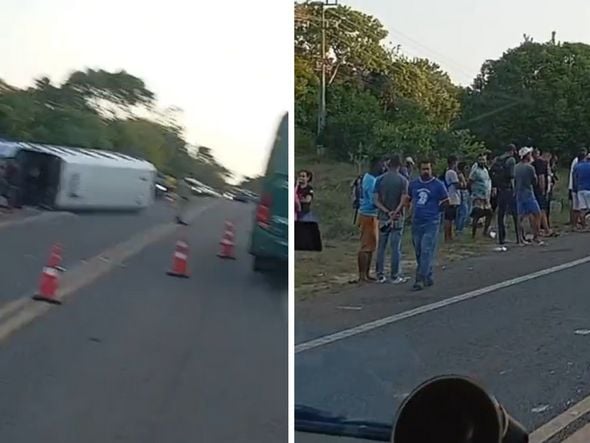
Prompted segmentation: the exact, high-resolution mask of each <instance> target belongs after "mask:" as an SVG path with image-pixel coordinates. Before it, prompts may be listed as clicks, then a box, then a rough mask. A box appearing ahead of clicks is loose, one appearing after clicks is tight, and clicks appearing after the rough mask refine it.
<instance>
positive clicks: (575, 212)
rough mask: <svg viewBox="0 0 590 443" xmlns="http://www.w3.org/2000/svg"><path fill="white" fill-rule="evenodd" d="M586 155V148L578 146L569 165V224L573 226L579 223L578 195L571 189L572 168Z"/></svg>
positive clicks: (572, 183)
mask: <svg viewBox="0 0 590 443" xmlns="http://www.w3.org/2000/svg"><path fill="white" fill-rule="evenodd" d="M586 155H588V150H587V149H586V148H583V147H582V148H580V149H579V151H578V155H577V156H576V157H574V159H573V160H572V163H571V166H570V177H569V186H568V190H569V199H570V202H571V206H570V224H571V225H572V226H573V227H574V228H575V227H576V226H578V225H579V224H580V209H579V203H578V195H577V193H576V192H574V191H573V188H574V169H575V168H576V165H577V164H578V162H580V161H582V160H583V159H584V158H586Z"/></svg>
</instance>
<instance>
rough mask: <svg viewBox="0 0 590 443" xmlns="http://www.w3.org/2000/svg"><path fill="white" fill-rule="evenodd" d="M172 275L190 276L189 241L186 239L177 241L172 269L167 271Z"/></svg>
mask: <svg viewBox="0 0 590 443" xmlns="http://www.w3.org/2000/svg"><path fill="white" fill-rule="evenodd" d="M167 274H168V275H171V276H172V277H181V278H188V277H189V273H188V243H187V242H186V241H184V240H178V241H177V242H176V248H175V250H174V255H173V256H172V269H171V270H170V271H168V272H167Z"/></svg>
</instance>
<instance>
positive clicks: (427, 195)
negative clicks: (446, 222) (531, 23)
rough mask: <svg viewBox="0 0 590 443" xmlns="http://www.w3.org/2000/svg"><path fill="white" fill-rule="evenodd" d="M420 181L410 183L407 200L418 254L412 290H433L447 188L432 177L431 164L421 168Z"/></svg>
mask: <svg viewBox="0 0 590 443" xmlns="http://www.w3.org/2000/svg"><path fill="white" fill-rule="evenodd" d="M418 166H419V168H420V177H419V178H417V179H414V180H412V181H411V182H410V185H409V188H408V199H409V201H410V202H411V204H412V243H413V244H414V250H415V251H416V282H415V283H414V287H413V289H414V290H416V291H418V290H421V289H422V288H423V287H424V286H432V285H433V284H434V281H433V279H432V265H433V263H434V258H435V257H434V256H435V252H436V245H437V241H438V232H439V226H440V219H441V212H442V210H443V208H444V207H445V205H446V204H448V202H449V194H448V192H447V189H446V186H445V185H444V183H443V182H441V181H440V180H439V179H437V178H436V177H433V175H432V163H431V162H430V161H429V160H423V161H421V162H420V164H419V165H418Z"/></svg>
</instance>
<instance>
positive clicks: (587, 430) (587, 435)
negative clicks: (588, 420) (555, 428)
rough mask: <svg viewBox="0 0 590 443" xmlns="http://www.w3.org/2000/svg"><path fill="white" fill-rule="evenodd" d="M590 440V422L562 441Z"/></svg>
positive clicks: (583, 442) (584, 441)
mask: <svg viewBox="0 0 590 443" xmlns="http://www.w3.org/2000/svg"><path fill="white" fill-rule="evenodd" d="M589 441H590V424H587V425H586V426H584V427H583V428H582V429H580V430H579V431H577V432H575V433H574V434H572V435H570V436H569V437H568V438H566V439H565V440H564V441H563V442H562V443H588V442H589Z"/></svg>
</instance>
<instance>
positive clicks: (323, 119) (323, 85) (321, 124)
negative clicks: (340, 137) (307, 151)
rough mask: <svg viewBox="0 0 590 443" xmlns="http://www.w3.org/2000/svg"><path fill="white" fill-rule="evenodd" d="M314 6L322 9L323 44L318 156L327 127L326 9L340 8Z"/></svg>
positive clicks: (328, 0) (331, 1)
mask: <svg viewBox="0 0 590 443" xmlns="http://www.w3.org/2000/svg"><path fill="white" fill-rule="evenodd" d="M310 4H312V5H319V6H320V7H321V8H322V20H321V26H322V42H321V48H320V51H321V57H322V59H321V70H322V72H321V75H320V95H319V105H318V131H317V139H316V145H317V149H318V154H320V155H321V154H322V152H323V143H322V139H323V137H322V136H323V133H324V127H325V126H326V52H327V49H326V8H328V7H331V6H338V0H323V1H314V2H310Z"/></svg>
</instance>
